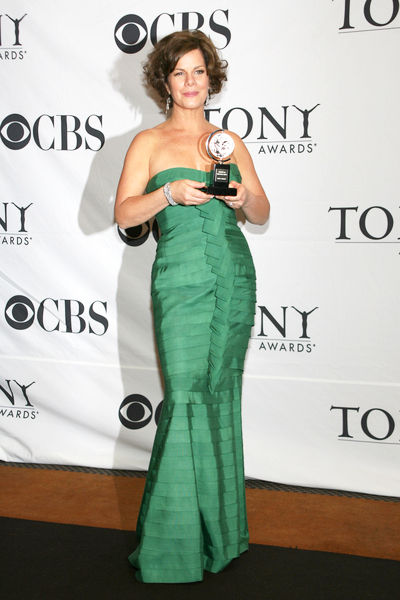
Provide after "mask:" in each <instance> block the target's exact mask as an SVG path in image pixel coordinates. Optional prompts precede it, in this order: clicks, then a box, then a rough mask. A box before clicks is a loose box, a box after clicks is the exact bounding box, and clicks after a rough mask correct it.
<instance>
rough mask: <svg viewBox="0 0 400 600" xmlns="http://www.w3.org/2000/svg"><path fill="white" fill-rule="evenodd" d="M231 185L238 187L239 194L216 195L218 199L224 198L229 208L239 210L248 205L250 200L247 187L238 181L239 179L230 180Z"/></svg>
mask: <svg viewBox="0 0 400 600" xmlns="http://www.w3.org/2000/svg"><path fill="white" fill-rule="evenodd" d="M229 187H231V188H236V189H237V196H215V197H216V198H218V200H222V201H223V202H225V204H226V205H227V206H229V208H233V209H234V210H238V209H239V208H242V207H243V206H245V205H246V203H247V200H248V197H247V196H248V194H247V189H246V188H245V187H244V185H243V184H242V183H238V182H237V181H230V182H229Z"/></svg>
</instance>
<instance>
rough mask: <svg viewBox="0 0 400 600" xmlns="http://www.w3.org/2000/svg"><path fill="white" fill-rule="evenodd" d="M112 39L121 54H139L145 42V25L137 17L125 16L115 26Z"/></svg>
mask: <svg viewBox="0 0 400 600" xmlns="http://www.w3.org/2000/svg"><path fill="white" fill-rule="evenodd" d="M114 39H115V43H116V44H117V46H118V48H119V49H120V50H122V52H126V53H127V54H135V53H136V52H140V50H142V48H144V46H145V44H146V41H147V25H146V23H145V22H144V21H143V19H142V18H141V17H139V16H138V15H125V16H124V17H122V19H120V20H119V21H118V23H117V24H116V26H115V29H114Z"/></svg>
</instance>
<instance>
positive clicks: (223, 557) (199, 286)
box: [115, 31, 269, 583]
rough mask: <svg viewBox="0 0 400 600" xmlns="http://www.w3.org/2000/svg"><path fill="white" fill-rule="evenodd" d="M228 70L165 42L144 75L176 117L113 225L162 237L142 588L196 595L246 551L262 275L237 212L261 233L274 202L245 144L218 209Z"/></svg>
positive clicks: (122, 194) (123, 192)
mask: <svg viewBox="0 0 400 600" xmlns="http://www.w3.org/2000/svg"><path fill="white" fill-rule="evenodd" d="M225 69H226V64H225V63H224V62H223V61H221V60H220V58H219V56H218V53H217V51H216V49H215V47H214V45H213V44H212V42H211V41H210V40H209V38H208V37H206V36H205V35H204V34H203V33H201V32H199V31H193V32H189V31H183V32H176V33H173V34H171V35H168V36H167V37H165V38H163V39H162V40H161V41H160V42H158V44H157V45H156V46H155V48H154V50H153V52H152V53H151V54H150V55H149V57H148V61H147V63H146V65H145V67H144V71H145V75H146V78H147V82H148V83H149V84H150V85H151V86H152V87H153V88H154V89H155V90H156V91H157V93H158V94H159V97H160V99H161V100H162V101H165V102H166V106H167V111H169V116H168V118H167V119H166V121H164V122H163V123H161V124H160V125H158V126H157V127H154V128H153V129H148V130H146V131H142V132H141V133H139V134H138V135H137V136H136V137H135V139H134V140H133V142H132V144H131V146H130V148H129V150H128V152H127V155H126V159H125V163H124V167H123V171H122V175H121V179H120V182H119V186H118V192H117V198H116V205H115V219H116V221H117V223H118V224H119V226H120V227H122V228H127V227H132V226H135V225H139V224H141V223H144V222H145V221H147V220H148V219H150V218H151V217H153V216H154V215H157V221H158V224H159V227H160V229H161V232H162V236H161V239H160V241H159V243H158V247H157V254H156V259H155V262H154V265H153V270H152V299H153V311H154V322H155V329H156V338H157V346H158V351H159V355H160V361H161V367H162V372H163V377H164V384H165V396H164V402H163V408H162V413H161V417H160V421H159V424H158V428H157V433H156V437H155V440H154V446H153V451H152V456H151V460H150V465H149V472H148V475H147V480H146V487H145V491H144V495H143V499H142V505H141V509H140V514H139V518H138V524H137V534H138V539H139V545H138V547H137V549H136V550H135V551H134V552H133V553H132V554H131V555H130V557H129V560H130V562H131V563H132V564H133V565H134V566H135V567H136V568H137V569H138V572H137V574H136V576H137V578H138V579H139V580H140V581H143V582H163V583H168V582H182V583H183V582H190V581H200V580H202V579H203V571H204V569H207V570H209V571H211V572H213V573H216V572H218V571H220V570H222V569H223V568H224V567H225V566H226V565H227V564H228V563H229V562H230V561H231V560H232V559H233V558H235V557H237V556H238V555H239V554H240V553H241V552H243V551H245V550H247V548H248V529H247V518H246V506H245V491H244V469H243V444H242V429H241V412H240V410H241V381H242V370H243V362H244V356H245V352H246V348H247V345H248V340H249V335H250V329H251V326H252V324H253V320H254V306H255V273H254V267H253V262H252V259H251V255H250V252H249V249H248V246H247V243H246V240H245V238H244V236H243V235H242V233H241V231H240V229H239V228H238V226H237V223H236V218H235V211H234V209H239V208H241V209H242V211H243V212H244V214H245V216H246V218H247V219H248V220H249V221H250V222H251V223H259V224H262V223H264V222H265V221H266V220H267V218H268V214H269V203H268V200H267V198H266V195H265V193H264V191H263V189H262V186H261V184H260V181H259V179H258V177H257V175H256V173H255V170H254V167H253V163H252V160H251V157H250V155H249V153H248V152H247V149H246V147H245V145H244V144H243V142H242V140H241V139H240V138H239V137H238V136H237V135H235V134H234V133H231V132H229V135H231V136H232V138H233V139H234V142H235V149H234V153H233V155H232V164H231V174H230V177H231V181H230V187H234V188H236V190H237V196H236V197H232V196H231V197H220V196H218V197H212V196H211V195H210V194H207V193H206V192H204V191H202V188H204V187H205V186H206V185H209V184H211V183H212V181H211V179H212V173H211V162H212V161H211V160H210V158H209V156H208V155H207V152H206V148H205V141H206V140H207V138H208V136H209V134H210V133H211V132H213V131H215V130H216V129H217V127H215V126H214V125H212V124H210V123H209V122H208V121H207V120H206V119H205V117H204V104H205V103H206V101H207V97H208V96H209V95H211V94H214V93H218V92H219V91H220V89H221V87H222V83H223V81H224V80H225V79H226V75H225Z"/></svg>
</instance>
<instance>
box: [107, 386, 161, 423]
mask: <svg viewBox="0 0 400 600" xmlns="http://www.w3.org/2000/svg"><path fill="white" fill-rule="evenodd" d="M162 404H163V403H162V401H161V402H160V404H159V405H158V406H157V408H156V410H155V411H154V421H155V424H156V425H158V421H159V419H160V414H161V408H162ZM118 416H119V420H120V421H121V423H122V425H124V426H125V427H127V428H128V429H142V428H143V427H146V425H148V424H149V423H150V421H151V419H152V417H153V406H152V405H151V402H150V400H148V399H147V398H146V397H145V396H142V395H141V394H130V395H129V396H127V397H126V398H125V400H123V401H122V403H121V406H120V407H119V411H118Z"/></svg>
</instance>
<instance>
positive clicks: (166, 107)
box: [165, 94, 172, 114]
mask: <svg viewBox="0 0 400 600" xmlns="http://www.w3.org/2000/svg"><path fill="white" fill-rule="evenodd" d="M171 104H172V97H171V94H169V96H168V97H167V102H166V104H165V114H167V112H168V111H169V109H170V108H171Z"/></svg>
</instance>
